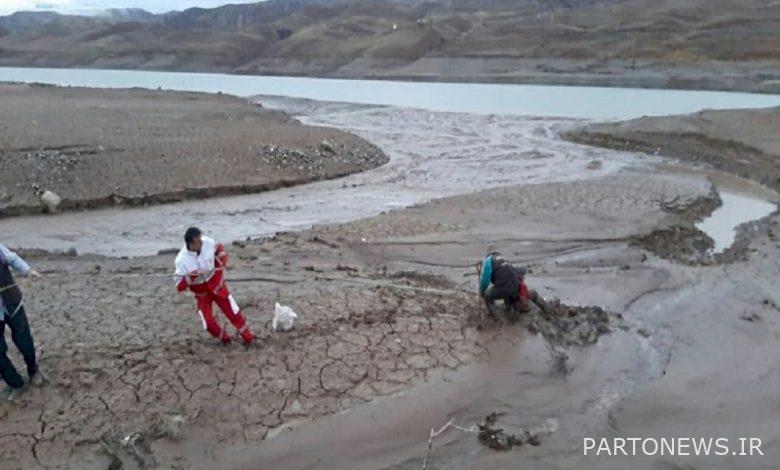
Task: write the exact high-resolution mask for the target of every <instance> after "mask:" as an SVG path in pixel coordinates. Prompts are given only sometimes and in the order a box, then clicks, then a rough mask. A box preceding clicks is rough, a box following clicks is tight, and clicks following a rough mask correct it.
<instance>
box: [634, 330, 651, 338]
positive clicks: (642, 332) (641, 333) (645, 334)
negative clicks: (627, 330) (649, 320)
mask: <svg viewBox="0 0 780 470" xmlns="http://www.w3.org/2000/svg"><path fill="white" fill-rule="evenodd" d="M636 332H637V334H638V335H639V336H642V337H643V338H649V337H650V332H649V331H648V330H647V329H646V328H640V329H638V330H636Z"/></svg>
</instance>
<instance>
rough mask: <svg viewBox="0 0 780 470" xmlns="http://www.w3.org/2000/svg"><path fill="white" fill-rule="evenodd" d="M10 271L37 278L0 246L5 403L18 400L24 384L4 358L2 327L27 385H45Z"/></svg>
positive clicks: (0, 395)
mask: <svg viewBox="0 0 780 470" xmlns="http://www.w3.org/2000/svg"><path fill="white" fill-rule="evenodd" d="M11 271H14V272H16V273H17V274H19V275H20V276H27V277H31V278H36V279H37V278H40V277H41V275H40V274H39V273H38V271H35V270H33V269H31V268H30V266H28V265H27V263H26V262H25V261H24V260H23V259H22V258H21V257H20V256H19V255H17V254H16V253H14V252H13V251H11V250H9V249H8V248H6V247H5V246H3V245H0V290H1V292H0V376H2V377H3V380H4V381H5V383H6V384H7V385H6V387H5V388H4V389H3V391H2V392H0V399H2V400H5V401H9V402H13V401H15V400H16V399H17V398H18V397H19V395H20V394H21V393H22V392H23V391H24V388H25V385H26V384H25V382H24V379H23V378H22V376H21V375H19V372H17V371H16V368H15V367H14V365H13V363H12V362H11V360H10V359H9V358H8V355H7V354H6V353H7V352H8V345H7V344H6V342H5V326H6V325H8V327H9V328H10V329H11V339H12V340H13V342H14V344H15V345H16V347H17V348H18V349H19V352H21V353H22V357H23V358H24V363H25V365H26V366H27V376H28V377H29V378H30V383H31V384H33V385H35V386H42V385H43V384H44V382H45V379H44V377H43V374H42V373H41V371H39V370H38V364H37V362H36V360H35V344H34V343H33V338H32V334H30V324H29V323H28V321H27V313H26V312H25V311H24V300H23V299H22V291H21V289H19V286H17V285H16V282H15V281H14V276H13V273H12V272H11Z"/></svg>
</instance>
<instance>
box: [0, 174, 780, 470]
mask: <svg viewBox="0 0 780 470" xmlns="http://www.w3.org/2000/svg"><path fill="white" fill-rule="evenodd" d="M712 197H714V196H713V188H712V183H711V182H709V181H708V180H707V179H705V178H701V177H696V176H692V175H670V174H647V172H644V171H643V172H631V171H625V172H623V173H620V174H617V175H611V176H605V177H602V178H595V179H591V180H583V181H573V182H559V183H548V184H539V185H526V186H522V187H508V188H502V189H495V190H491V191H489V192H483V193H477V194H472V195H464V196H455V197H449V198H445V199H440V200H436V201H433V202H430V203H427V204H424V205H419V206H415V207H412V208H409V209H405V210H401V211H396V212H392V213H390V214H385V215H380V216H376V217H372V218H368V219H363V220H360V221H356V222H351V223H346V224H340V225H326V226H319V227H314V228H313V229H311V230H307V231H304V232H300V233H283V234H280V235H278V236H276V237H274V238H273V239H270V240H267V241H264V242H238V243H235V244H233V245H232V246H231V247H230V251H231V253H232V259H233V260H234V261H233V268H232V270H231V271H230V273H229V276H228V278H229V279H230V280H231V281H230V282H231V284H232V286H233V290H234V291H235V293H236V295H237V299H238V301H239V303H240V304H241V305H243V306H244V307H245V310H246V313H247V315H248V317H249V319H250V322H251V323H252V324H253V325H254V327H255V328H256V329H257V330H258V332H259V333H260V339H259V341H258V342H257V344H256V345H255V346H253V347H252V348H249V349H245V348H243V347H241V346H237V345H234V346H231V347H228V348H222V347H218V346H217V345H216V344H214V342H213V341H212V340H211V339H210V338H208V337H206V336H205V335H204V333H203V332H202V331H200V323H199V321H198V319H197V314H196V312H195V310H194V304H193V301H192V299H190V298H189V296H183V297H180V296H176V295H175V294H174V293H173V286H172V282H171V280H170V278H169V277H168V273H169V272H170V270H171V263H172V255H158V256H152V257H143V258H134V259H118V258H109V257H102V256H94V255H93V256H86V255H84V256H76V257H64V256H60V255H49V254H46V253H44V252H27V253H25V254H26V255H27V256H28V257H29V258H30V261H32V262H33V263H34V264H35V265H36V266H37V267H38V268H39V269H40V270H41V271H43V272H45V273H46V275H47V277H46V280H45V281H40V282H26V281H23V282H24V284H25V285H24V289H25V291H26V293H27V302H28V304H29V310H30V312H31V313H30V317H31V322H32V328H33V331H34V333H35V335H36V339H37V341H38V343H39V345H40V350H41V362H42V366H43V368H44V370H46V371H47V372H48V373H49V376H50V379H51V383H50V385H49V386H47V387H45V388H43V389H33V390H31V392H30V393H28V394H26V395H25V396H24V397H23V398H22V400H21V402H20V403H19V404H18V405H16V406H14V407H5V408H3V409H2V411H0V415H3V417H2V424H3V426H2V427H3V429H4V430H9V431H8V432H7V431H3V434H2V435H3V439H2V440H0V455H1V456H2V458H3V461H4V462H12V466H11V468H35V467H42V466H72V467H78V468H101V469H103V468H108V467H109V465H114V467H111V468H118V467H117V465H119V462H121V463H122V464H123V465H124V467H125V468H137V467H144V466H146V467H151V466H155V465H156V466H159V467H183V468H190V467H202V468H213V466H215V465H219V466H221V467H225V468H246V467H247V466H252V465H255V466H256V465H257V464H258V462H262V463H263V465H264V466H265V465H266V464H267V465H269V466H271V465H272V464H276V465H283V466H284V467H286V468H307V467H311V466H312V465H317V466H319V467H321V468H346V467H349V466H353V465H354V464H355V463H356V462H368V466H371V467H375V468H421V466H422V462H423V460H424V459H425V456H426V453H427V440H428V436H429V432H430V429H431V428H432V427H436V428H438V427H440V426H442V425H443V424H444V423H446V422H447V421H448V420H450V419H455V420H456V423H457V424H458V425H460V426H463V427H464V428H469V427H471V426H472V425H474V424H476V423H477V422H478V421H480V420H482V419H484V417H485V416H486V415H487V414H488V413H490V412H494V411H495V412H502V413H505V415H503V416H502V418H501V424H502V426H505V427H506V428H507V429H508V430H512V429H522V428H526V427H536V428H539V429H543V430H544V432H543V433H542V437H541V444H540V445H539V446H538V447H535V446H521V447H520V448H518V449H516V450H513V451H511V452H505V453H496V452H495V451H493V450H490V449H488V448H486V447H483V446H481V445H480V444H479V442H478V440H477V438H476V436H475V435H474V434H472V433H464V432H462V431H458V430H455V429H452V430H450V431H448V432H446V433H444V434H442V435H441V436H440V437H439V438H437V440H436V442H435V445H434V447H433V451H432V453H431V455H430V456H429V459H430V465H431V468H453V467H457V466H458V465H460V466H466V467H477V468H506V467H507V466H510V465H511V466H512V467H517V466H523V465H534V464H543V465H552V466H567V465H574V466H575V467H577V468H596V467H597V466H599V465H601V464H602V463H604V464H605V465H609V464H610V462H600V461H599V462H596V461H595V460H589V459H590V458H588V457H583V456H582V455H581V454H582V450H581V448H578V447H579V446H580V445H581V442H582V437H583V436H592V435H594V434H595V435H597V436H598V435H609V434H617V433H621V432H623V430H624V429H630V430H631V431H632V432H633V433H634V434H637V433H640V432H647V433H650V434H651V435H652V434H653V433H655V434H660V433H664V432H667V431H668V430H669V429H672V428H671V427H669V426H677V427H679V429H678V428H674V429H676V430H687V431H688V432H691V433H693V432H702V433H704V434H707V433H709V432H711V431H713V430H714V429H717V430H719V431H722V432H725V433H727V434H728V435H731V434H735V433H739V432H742V431H745V432H747V431H748V427H751V428H750V429H753V431H754V432H756V433H760V437H762V438H764V439H765V442H768V443H771V442H776V439H778V438H780V430H778V429H777V428H776V426H774V424H772V423H773V421H771V417H772V413H770V412H769V411H768V410H769V409H771V407H773V406H775V405H774V404H773V403H774V401H773V400H774V398H773V397H772V396H771V393H770V392H769V391H770V390H776V388H777V385H780V384H779V382H780V377H778V375H777V374H776V373H774V372H773V371H774V364H773V355H772V354H771V350H772V348H773V344H774V341H775V338H776V337H777V335H780V322H779V321H777V320H776V316H777V314H778V310H777V307H776V306H777V305H780V298H777V295H776V289H775V290H772V289H771V285H770V283H769V282H768V280H770V279H772V278H774V277H776V276H777V273H778V264H777V250H776V249H775V245H774V242H771V241H770V240H769V237H770V236H771V234H770V232H769V228H770V227H771V226H774V225H776V224H777V220H776V219H777V217H774V218H773V219H772V220H771V221H768V222H767V225H766V226H765V228H764V229H762V230H761V231H757V232H755V233H753V234H752V235H751V237H750V239H749V244H750V245H749V246H750V249H751V250H755V251H756V252H757V254H758V256H753V257H751V260H750V262H748V263H738V264H734V265H732V266H729V267H728V268H726V267H720V266H715V267H708V268H701V267H692V266H685V265H678V264H675V263H672V262H669V261H666V260H663V259H661V258H658V257H656V256H655V255H653V254H652V253H648V252H645V251H644V250H643V249H641V248H640V247H639V246H637V245H635V244H634V243H632V240H633V239H634V237H636V236H638V235H641V234H645V233H649V232H652V231H653V230H654V229H655V228H657V227H659V226H663V225H664V224H666V223H668V220H669V219H670V218H679V217H684V218H686V219H693V218H694V217H693V216H692V215H690V214H689V215H686V214H685V212H686V210H689V209H690V210H692V211H694V212H695V211H696V210H698V209H696V208H697V207H700V206H701V204H702V201H704V200H707V199H711V198H712ZM671 206H674V207H675V210H674V211H671V210H669V207H671ZM689 206H690V207H689ZM681 214H682V215H681ZM488 247H493V248H497V249H499V250H501V251H503V252H504V254H505V255H506V256H508V257H509V258H510V259H512V260H513V261H515V262H517V263H522V264H526V265H528V266H530V268H531V270H532V274H531V275H530V277H529V281H530V283H531V286H532V287H534V288H537V289H539V290H540V292H541V293H542V294H543V295H545V296H546V297H551V298H552V297H557V298H560V299H561V301H562V302H563V304H565V305H580V306H589V305H590V306H598V307H600V308H602V309H604V311H605V312H611V313H610V314H608V317H604V316H600V315H594V316H593V318H594V319H595V318H596V317H599V318H600V319H599V320H598V322H597V324H596V328H597V329H598V331H597V334H596V335H595V337H594V338H591V339H588V337H589V336H591V335H590V334H589V333H588V332H587V329H588V328H589V326H588V325H589V324H590V323H589V321H584V322H578V321H577V318H578V315H580V311H579V310H577V309H574V310H572V311H571V315H572V317H571V318H572V319H573V320H572V329H574V328H575V327H576V328H579V327H580V326H582V325H584V326H583V331H584V332H585V333H586V335H585V337H584V338H585V339H586V340H585V341H577V340H576V339H577V338H583V337H582V336H577V333H576V332H575V333H572V331H564V330H565V329H566V328H568V327H566V326H563V323H562V322H556V321H552V322H548V323H547V324H544V323H542V322H543V321H544V320H545V319H544V318H543V317H541V316H540V314H539V313H538V312H535V313H532V314H531V315H530V316H529V317H526V318H525V319H521V321H520V322H518V323H510V322H508V321H503V320H502V321H500V322H495V323H490V322H488V323H479V322H475V317H478V314H479V307H478V305H479V303H478V301H477V298H476V296H475V295H474V294H473V293H472V291H473V289H474V284H475V282H476V276H475V273H474V267H473V263H474V262H475V261H476V260H478V259H479V258H480V257H481V256H482V255H483V254H484V252H485V250H486V249H487V248H488ZM726 274H727V275H726ZM754 277H758V279H759V280H760V279H764V280H767V282H765V283H762V282H763V281H761V282H755V281H753V280H751V278H754ZM274 301H281V302H283V303H286V304H290V305H292V306H293V307H294V308H295V309H296V310H297V311H298V312H299V313H300V314H301V318H300V322H299V323H298V325H297V326H296V329H295V330H294V331H293V332H291V333H288V334H277V333H272V332H271V331H270V328H269V325H270V313H271V309H272V305H273V302H274ZM582 312H583V314H587V311H585V310H583V311H582ZM617 314H621V315H622V318H621V317H620V316H618V315H617ZM567 315H568V313H567ZM603 320H605V321H606V323H604V322H603ZM529 327H530V328H529ZM556 328H557V330H556ZM540 329H541V330H542V331H544V332H546V333H547V334H546V335H537V334H535V333H534V332H535V331H538V330H540ZM607 331H609V332H611V333H609V334H603V333H605V332H607ZM704 332H706V334H705V333H704ZM572 335H573V336H572ZM545 338H546V339H545ZM567 338H574V339H575V341H569V340H568V339H567ZM580 344H582V346H580ZM724 344H730V345H731V344H733V345H735V347H734V348H732V347H731V346H729V347H728V351H724V350H723V345H724ZM551 351H553V352H554V353H553V354H551ZM704 352H706V353H708V354H712V355H713V357H715V358H717V360H710V359H708V358H707V357H706V356H703V354H704ZM561 354H563V356H561ZM564 356H565V357H564ZM562 357H564V358H563V359H561V358H562ZM15 359H16V360H18V358H15ZM741 361H749V363H750V364H751V366H750V367H739V366H737V364H740V363H741ZM724 363H725V364H726V365H731V366H733V369H730V370H729V372H728V373H724V372H723V371H722V369H721V367H722V366H723V364H724ZM691 388H694V389H695V390H696V391H697V392H698V393H697V396H696V397H695V399H694V397H689V396H687V395H686V393H687V392H686V390H689V389H691ZM723 390H726V391H729V390H730V392H728V393H725V392H724V393H725V394H721V392H722V391H723ZM667 393H668V394H669V395H667ZM648 394H649V395H648ZM675 394H678V395H680V394H681V396H679V397H678V396H677V395H675ZM746 396H747V397H750V398H751V400H750V401H744V400H743V397H746ZM718 397H719V398H718ZM673 398H679V400H680V401H679V403H682V405H681V406H683V408H682V409H681V408H679V407H678V406H677V403H678V402H675V403H674V404H672V403H670V402H669V401H668V400H672V399H673ZM743 412H744V413H747V414H746V415H744V416H745V418H744V419H739V420H736V421H732V420H731V418H732V417H734V416H742V413H743ZM680 413H686V414H685V416H686V420H685V423H696V424H698V426H699V427H695V428H686V427H685V426H687V425H686V424H685V423H683V422H682V421H675V419H676V417H677V416H679V414H680ZM664 414H666V415H667V419H666V420H661V419H659V418H658V417H659V416H664ZM651 418H652V419H651ZM770 421H771V422H770ZM668 423H672V424H668ZM753 426H755V427H753ZM626 432H627V431H626ZM773 439H775V441H773ZM765 450H767V449H765ZM656 460H657V459H656ZM662 460H663V459H662ZM654 461H655V460H653V462H654ZM665 461H666V460H663V462H665ZM672 461H673V462H674V461H675V460H673V459H672ZM663 462H661V464H663ZM729 462H730V461H729V460H728V459H727V460H724V461H722V462H721V465H720V467H721V468H726V467H727V464H728V463H729ZM745 462H749V463H752V462H754V460H749V461H747V460H745ZM757 462H758V463H761V462H762V461H757ZM769 462H772V461H771V460H770V461H769ZM597 463H598V465H597ZM651 463H652V462H651ZM718 464H719V462H717V461H716V462H715V465H714V467H715V468H718V467H719V465H718ZM14 466H16V467H14ZM624 466H625V462H623V467H621V468H624ZM767 468H768V467H767Z"/></svg>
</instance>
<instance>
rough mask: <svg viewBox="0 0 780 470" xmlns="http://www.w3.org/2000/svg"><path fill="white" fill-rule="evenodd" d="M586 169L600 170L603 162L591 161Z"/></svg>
mask: <svg viewBox="0 0 780 470" xmlns="http://www.w3.org/2000/svg"><path fill="white" fill-rule="evenodd" d="M586 168H587V169H588V170H600V169H601V160H591V161H590V163H588V166H587V167H586Z"/></svg>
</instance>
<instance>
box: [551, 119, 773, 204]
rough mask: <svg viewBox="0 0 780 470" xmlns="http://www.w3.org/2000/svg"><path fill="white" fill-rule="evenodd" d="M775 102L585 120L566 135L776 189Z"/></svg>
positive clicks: (573, 138) (583, 141)
mask: <svg viewBox="0 0 780 470" xmlns="http://www.w3.org/2000/svg"><path fill="white" fill-rule="evenodd" d="M779 130H780V108H770V109H757V110H729V111H701V112H698V113H695V114H691V115H685V116H668V117H652V118H640V119H634V120H630V121H624V122H617V123H601V124H589V125H587V126H585V127H582V128H580V129H577V130H574V131H571V132H567V133H565V134H564V136H565V137H566V138H568V139H569V140H573V141H575V142H580V143H586V144H590V145H597V146H602V147H608V148H613V149H620V150H629V151H638V152H646V153H650V154H656V155H664V156H669V157H673V158H678V159H680V160H684V161H688V162H694V163H703V164H705V165H707V166H710V167H713V168H716V169H718V170H723V171H725V172H728V173H732V174H736V175H739V176H742V177H744V178H747V179H750V180H753V181H756V182H758V183H760V184H763V185H765V186H768V187H770V188H773V189H775V190H778V189H780V166H778V164H777V162H778V159H779V158H780V134H779V133H778V132H779Z"/></svg>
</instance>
